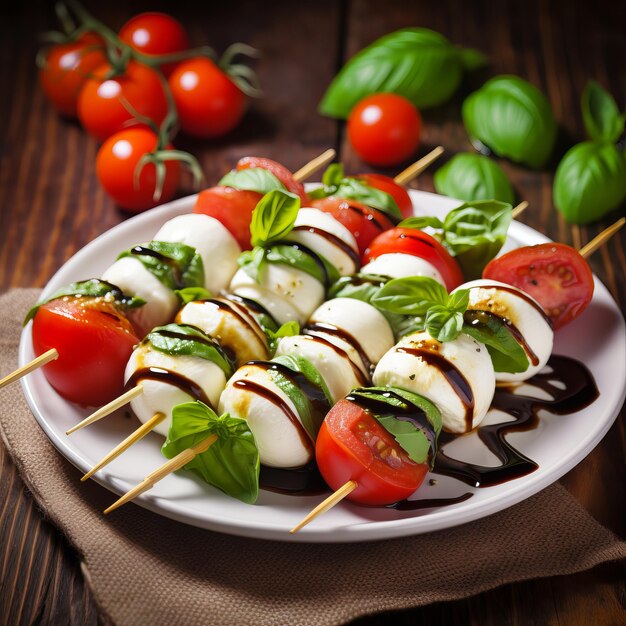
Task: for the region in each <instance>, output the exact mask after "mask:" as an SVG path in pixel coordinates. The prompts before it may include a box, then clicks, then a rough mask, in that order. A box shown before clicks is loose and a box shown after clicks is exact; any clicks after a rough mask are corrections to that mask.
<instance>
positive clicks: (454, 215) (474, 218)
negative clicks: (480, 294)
mask: <svg viewBox="0 0 626 626" xmlns="http://www.w3.org/2000/svg"><path fill="white" fill-rule="evenodd" d="M510 223H511V205H510V204H506V203H504V202H497V201H496V200H478V201H476V202H471V203H469V202H468V203H465V204H462V205H461V206H459V207H457V208H456V209H453V210H452V211H450V212H449V213H448V214H447V215H446V217H445V220H444V222H443V227H444V233H443V242H444V243H445V245H446V247H447V248H448V250H449V251H450V252H451V254H452V255H453V256H454V257H455V258H456V260H457V262H458V263H459V265H460V266H461V269H462V270H463V274H464V275H465V278H466V279H467V280H472V279H474V278H480V276H481V275H482V271H483V269H484V267H485V265H487V263H488V262H489V261H491V259H493V258H494V257H495V256H496V254H497V253H498V252H499V250H500V248H502V246H503V245H504V242H505V241H506V235H507V231H508V229H509V224H510Z"/></svg>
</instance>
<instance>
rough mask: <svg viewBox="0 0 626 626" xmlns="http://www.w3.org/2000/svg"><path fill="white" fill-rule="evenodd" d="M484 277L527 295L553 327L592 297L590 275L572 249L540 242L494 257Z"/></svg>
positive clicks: (568, 319) (577, 312) (576, 312)
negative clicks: (541, 310) (550, 320)
mask: <svg viewBox="0 0 626 626" xmlns="http://www.w3.org/2000/svg"><path fill="white" fill-rule="evenodd" d="M483 278H490V279H493V280H499V281H501V282H503V283H508V284H509V285H513V286H514V287H517V288H518V289H521V290H522V291H525V292H526V293H528V294H530V295H531V296H532V297H533V298H535V300H537V302H539V304H541V306H542V307H543V308H544V310H545V312H546V314H547V315H548V316H549V317H550V318H551V319H552V322H553V324H554V329H555V330H556V329H558V328H561V327H562V326H565V324H568V323H569V322H571V321H572V320H573V319H574V318H575V317H578V316H579V315H580V314H581V313H582V312H583V310H584V309H585V307H586V306H587V305H588V304H589V303H590V302H591V298H592V297H593V287H594V285H593V275H592V274H591V270H590V269H589V265H588V264H587V261H585V259H584V257H582V256H581V255H580V254H579V253H578V251H577V250H576V249H575V248H572V247H570V246H566V245H565V244H562V243H542V244H539V245H536V246H524V247H523V248H517V249H516V250H512V251H511V252H508V253H507V254H503V255H502V256H501V257H498V258H495V259H493V260H492V261H490V262H489V263H488V264H487V267H485V269H484V270H483Z"/></svg>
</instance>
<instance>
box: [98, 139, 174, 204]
mask: <svg viewBox="0 0 626 626" xmlns="http://www.w3.org/2000/svg"><path fill="white" fill-rule="evenodd" d="M157 143H158V138H157V136H156V134H155V133H154V132H153V131H152V130H150V129H148V128H127V129H126V130H122V131H120V132H119V133H115V134H114V135H112V136H111V137H109V138H108V139H107V140H106V141H105V142H104V143H103V144H102V146H100V150H98V156H97V157H96V174H97V175H98V179H99V180H100V184H101V185H102V186H103V187H104V190H105V191H106V192H107V194H108V195H109V196H111V198H113V200H115V202H116V203H117V204H119V205H120V207H122V208H123V209H126V210H127V211H130V212H132V213H138V212H140V211H144V210H145V209H149V208H151V207H153V206H155V205H156V204H160V203H162V202H167V201H168V200H171V199H172V198H173V197H174V194H175V193H176V189H177V188H178V182H179V180H180V164H179V163H178V161H166V162H165V182H164V184H163V191H162V193H161V197H160V198H159V199H158V201H156V202H155V201H154V198H153V195H154V189H155V186H156V167H155V166H154V164H152V163H147V164H146V165H144V166H143V168H142V170H141V174H140V175H139V180H138V181H137V185H135V169H136V167H137V163H138V162H139V159H141V157H142V156H143V155H144V154H146V153H148V152H152V151H153V150H154V149H155V148H156V146H157ZM167 147H168V149H171V148H172V146H167Z"/></svg>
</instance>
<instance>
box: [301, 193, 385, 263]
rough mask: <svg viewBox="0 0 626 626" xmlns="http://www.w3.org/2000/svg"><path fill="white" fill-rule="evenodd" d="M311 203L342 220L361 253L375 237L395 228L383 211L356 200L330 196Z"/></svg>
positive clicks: (339, 220)
mask: <svg viewBox="0 0 626 626" xmlns="http://www.w3.org/2000/svg"><path fill="white" fill-rule="evenodd" d="M310 204H311V206H314V207H315V208H316V209H319V210H320V211H324V212H325V213H330V214H331V215H332V216H333V217H334V218H335V219H336V220H337V221H338V222H341V223H342V224H343V225H344V226H345V227H346V228H347V229H348V230H349V231H350V232H351V233H352V234H353V235H354V238H355V239H356V242H357V245H358V246H359V254H361V255H362V254H363V253H364V252H365V250H366V249H367V247H368V246H369V245H370V243H371V242H372V240H373V239H374V238H375V237H377V236H378V235H380V233H382V232H384V231H386V230H388V229H390V228H393V222H392V221H391V220H390V219H389V218H388V217H387V216H386V215H385V214H384V213H383V212H382V211H377V210H376V209H373V208H372V207H370V206H367V205H366V204H362V203H361V202H357V201H356V200H344V199H343V198H335V197H333V196H329V197H328V198H320V199H318V200H313V201H311V203H310Z"/></svg>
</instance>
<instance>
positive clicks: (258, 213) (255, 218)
mask: <svg viewBox="0 0 626 626" xmlns="http://www.w3.org/2000/svg"><path fill="white" fill-rule="evenodd" d="M299 210H300V198H299V197H298V196H296V195H295V194H293V193H290V192H288V191H270V192H269V193H267V194H265V195H264V196H263V197H262V198H261V200H260V201H259V203H258V204H257V205H256V207H255V209H254V211H253V212H252V221H251V223H250V234H251V235H252V237H251V239H250V242H251V243H252V245H253V246H267V245H269V244H270V243H272V242H274V241H278V240H280V239H284V238H285V237H286V236H287V235H288V234H289V233H290V232H291V229H292V228H293V225H294V224H295V221H296V217H297V216H298V211H299Z"/></svg>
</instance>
